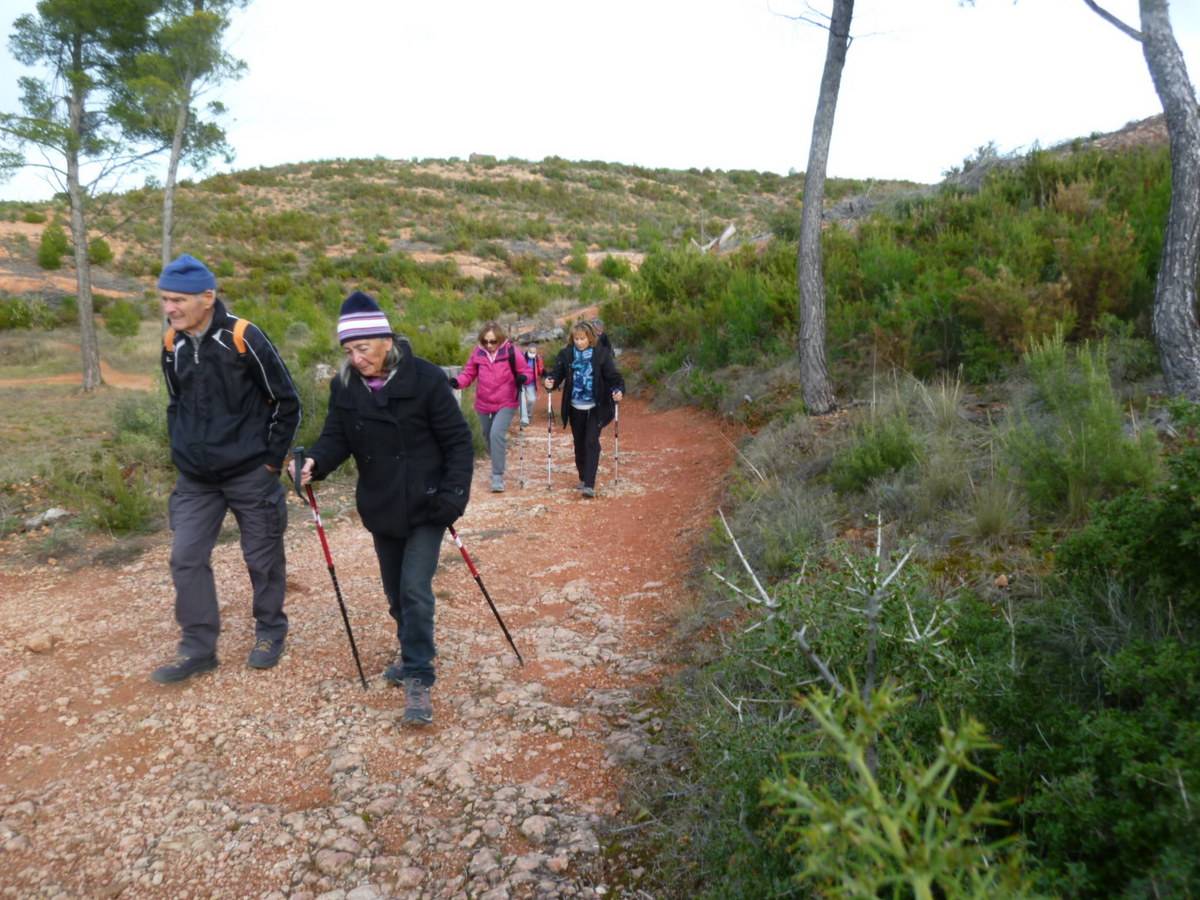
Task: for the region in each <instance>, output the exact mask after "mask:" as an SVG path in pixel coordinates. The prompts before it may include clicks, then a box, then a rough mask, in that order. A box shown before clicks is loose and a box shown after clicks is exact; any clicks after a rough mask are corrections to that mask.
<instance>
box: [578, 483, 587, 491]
mask: <svg viewBox="0 0 1200 900" xmlns="http://www.w3.org/2000/svg"><path fill="white" fill-rule="evenodd" d="M585 487H587V485H586V484H584V483H583V482H582V481H581V482H579V484H577V485H575V490H577V491H582V490H583V489H584V488H585Z"/></svg>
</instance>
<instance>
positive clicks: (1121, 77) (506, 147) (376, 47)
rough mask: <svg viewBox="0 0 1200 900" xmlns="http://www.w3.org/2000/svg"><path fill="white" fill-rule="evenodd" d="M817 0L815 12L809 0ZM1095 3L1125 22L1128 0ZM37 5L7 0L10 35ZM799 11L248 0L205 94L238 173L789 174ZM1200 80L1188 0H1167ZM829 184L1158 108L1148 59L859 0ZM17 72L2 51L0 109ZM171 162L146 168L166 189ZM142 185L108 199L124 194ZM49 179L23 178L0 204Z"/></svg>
mask: <svg viewBox="0 0 1200 900" xmlns="http://www.w3.org/2000/svg"><path fill="white" fill-rule="evenodd" d="M812 5H813V6H815V7H817V8H819V9H828V8H829V3H828V2H827V0H812ZM1105 5H1106V8H1108V9H1109V10H1110V11H1112V12H1114V13H1116V14H1118V15H1120V16H1121V17H1122V18H1123V19H1124V20H1125V21H1126V22H1129V23H1130V24H1133V25H1136V24H1137V3H1136V0H1107V3H1106V4H1105ZM34 8H35V3H34V0H0V29H3V33H8V31H10V29H11V23H12V21H13V19H15V18H16V17H17V16H18V15H20V14H21V13H24V12H30V11H32V10H33V9H34ZM806 10H807V5H806V4H805V3H804V0H605V2H603V3H595V2H586V3H585V2H581V0H509V2H496V0H457V2H453V0H420V2H416V0H392V2H383V0H336V2H329V0H319V2H318V0H253V2H252V3H251V4H250V6H249V7H248V8H247V9H246V10H245V11H244V12H241V13H239V14H237V16H236V19H235V20H234V23H233V25H232V27H231V28H230V32H229V36H228V41H227V43H228V46H229V49H230V50H231V52H233V53H234V54H235V55H236V56H238V57H240V58H242V59H244V60H245V61H246V63H247V64H248V66H249V69H248V71H247V73H246V75H245V77H244V78H243V79H242V80H241V81H239V82H234V83H230V84H227V85H225V86H224V87H222V88H221V89H220V93H219V95H216V96H219V97H220V99H221V100H223V101H224V102H225V104H226V105H227V106H228V107H229V111H230V114H229V116H228V117H227V118H226V120H225V125H226V129H227V132H228V135H229V139H230V142H231V144H232V145H233V147H234V148H235V150H236V153H237V157H236V159H235V161H234V163H233V165H232V166H231V167H225V166H220V167H218V168H217V169H216V170H218V171H219V170H221V169H224V168H233V169H243V168H251V167H254V166H259V165H267V166H269V165H275V164H279V163H289V162H302V161H309V160H316V159H331V158H336V157H374V156H381V157H386V158H393V159H408V158H414V157H417V158H423V157H450V156H459V157H466V156H467V155H468V154H470V153H490V154H493V155H495V156H497V157H501V158H504V157H508V156H515V157H519V158H523V159H530V160H539V159H542V158H543V157H545V156H549V155H557V156H562V157H565V158H567V159H599V160H606V161H610V162H624V163H636V164H639V165H644V166H650V167H660V166H661V167H667V168H681V169H682V168H689V167H692V166H695V167H698V168H705V167H708V168H714V169H734V168H738V169H760V170H770V171H775V172H780V173H786V172H787V171H788V170H789V169H795V170H797V171H803V170H804V168H805V166H806V164H807V157H808V143H809V135H810V133H811V130H812V117H813V110H814V106H815V102H816V95H817V89H818V86H819V82H820V76H821V69H822V66H823V64H824V58H825V42H826V32H825V31H823V30H821V29H818V28H815V27H813V26H811V25H807V24H804V23H801V22H796V21H793V20H790V19H788V18H787V17H786V16H788V15H792V16H794V15H798V14H801V13H803V12H805V11H806ZM1171 17H1172V23H1173V26H1174V29H1175V34H1176V39H1177V40H1178V41H1179V43H1180V45H1181V46H1182V47H1183V51H1184V55H1185V58H1186V60H1187V63H1188V66H1189V73H1190V74H1191V76H1192V80H1193V83H1195V82H1196V80H1197V79H1198V78H1200V2H1197V0H1174V2H1173V3H1172V11H1171ZM853 33H854V35H855V39H854V42H853V44H852V45H851V48H850V52H849V55H848V58H847V62H846V68H845V71H844V74H843V80H842V90H841V96H840V101H839V103H838V109H837V117H836V120H835V124H834V134H833V145H832V149H831V155H830V161H829V174H830V175H831V176H840V177H855V178H867V177H875V178H907V179H912V180H915V181H922V182H934V181H937V180H939V178H940V177H941V173H942V172H943V171H945V170H946V169H948V168H950V167H951V166H954V165H956V164H959V163H961V162H962V160H963V158H964V157H966V156H968V155H971V154H972V153H973V152H974V151H975V149H976V148H978V147H980V146H982V145H984V144H986V143H988V142H989V141H994V142H995V143H996V144H997V146H998V147H999V148H1000V150H1001V151H1002V152H1010V151H1016V150H1024V149H1028V148H1029V147H1030V146H1031V145H1033V144H1034V143H1035V142H1037V143H1040V144H1041V145H1042V146H1048V145H1051V144H1054V143H1056V142H1058V141H1061V140H1066V139H1069V138H1073V137H1078V136H1086V135H1088V134H1090V133H1092V132H1094V131H1112V130H1115V129H1117V128H1120V127H1121V126H1122V125H1124V124H1126V123H1127V122H1130V121H1133V120H1136V119H1141V118H1145V117H1147V116H1150V115H1154V114H1156V113H1159V112H1161V106H1160V104H1159V101H1158V98H1157V96H1156V95H1155V93H1154V89H1153V85H1152V84H1151V82H1150V76H1149V73H1148V72H1147V70H1146V64H1145V60H1144V59H1143V57H1142V54H1141V47H1140V45H1139V44H1137V43H1136V42H1134V41H1133V40H1131V39H1129V38H1127V37H1125V36H1124V35H1122V34H1120V33H1119V32H1118V31H1117V30H1116V29H1115V28H1113V27H1112V26H1111V25H1109V24H1107V23H1106V22H1104V21H1102V20H1101V19H1100V18H1099V17H1097V16H1096V15H1095V14H1094V13H1092V12H1091V11H1090V10H1088V9H1087V7H1085V6H1084V4H1083V2H1082V0H1019V2H1016V3H1014V2H1012V0H978V2H977V4H976V5H975V7H973V8H972V7H963V6H960V5H959V4H958V3H957V2H956V0H905V2H899V0H859V2H858V3H857V4H856V9H855V17H854V27H853ZM23 74H26V70H25V69H24V67H22V66H20V65H18V64H17V63H16V61H15V60H13V59H12V57H11V56H10V55H9V54H8V52H7V42H5V45H4V48H3V52H0V110H4V111H13V112H15V111H17V92H16V80H17V78H18V77H19V76H20V75H23ZM163 167H164V165H163V164H158V165H155V166H154V167H153V168H152V169H150V170H149V172H150V174H154V175H156V176H159V177H161V175H162V170H163ZM144 177H145V175H144V174H142V175H137V176H129V177H127V178H126V180H125V182H124V183H123V184H122V187H135V186H137V185H139V184H140V183H141V181H142V179H143V178H144ZM51 191H52V188H50V187H49V186H47V185H46V184H45V183H44V181H42V180H41V179H40V178H39V177H37V176H33V175H32V173H29V172H26V173H22V174H21V175H19V176H18V177H17V178H15V179H13V180H12V181H10V182H9V183H7V184H0V199H38V198H42V197H47V196H49V194H50V193H51Z"/></svg>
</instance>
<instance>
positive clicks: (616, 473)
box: [613, 403, 621, 487]
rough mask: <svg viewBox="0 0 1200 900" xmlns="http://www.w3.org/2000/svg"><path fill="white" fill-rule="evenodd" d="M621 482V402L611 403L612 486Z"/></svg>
mask: <svg viewBox="0 0 1200 900" xmlns="http://www.w3.org/2000/svg"><path fill="white" fill-rule="evenodd" d="M620 483H621V404H620V403H616V404H614V405H613V486H614V487H615V486H616V485H618V484H620Z"/></svg>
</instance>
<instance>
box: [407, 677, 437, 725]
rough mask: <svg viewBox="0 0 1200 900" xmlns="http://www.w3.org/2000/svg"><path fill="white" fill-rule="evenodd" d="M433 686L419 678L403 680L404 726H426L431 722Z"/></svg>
mask: <svg viewBox="0 0 1200 900" xmlns="http://www.w3.org/2000/svg"><path fill="white" fill-rule="evenodd" d="M432 694H433V685H429V684H422V683H421V679H419V678H405V679H404V724H405V725H428V724H430V723H431V722H432V721H433V696H432Z"/></svg>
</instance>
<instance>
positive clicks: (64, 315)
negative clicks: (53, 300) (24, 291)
mask: <svg viewBox="0 0 1200 900" xmlns="http://www.w3.org/2000/svg"><path fill="white" fill-rule="evenodd" d="M75 308H76V306H75V300H74V298H71V297H68V298H65V299H64V300H63V301H62V303H60V304H59V305H58V306H57V307H52V306H50V304H48V303H46V301H45V300H42V299H40V298H35V299H33V300H27V299H25V298H24V297H0V331H4V330H8V329H13V330H16V329H31V328H44V329H50V328H54V327H56V326H58V325H62V324H66V323H69V322H72V321H74V319H75Z"/></svg>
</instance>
